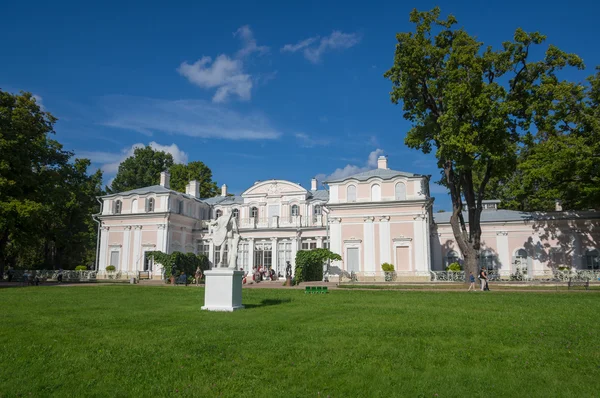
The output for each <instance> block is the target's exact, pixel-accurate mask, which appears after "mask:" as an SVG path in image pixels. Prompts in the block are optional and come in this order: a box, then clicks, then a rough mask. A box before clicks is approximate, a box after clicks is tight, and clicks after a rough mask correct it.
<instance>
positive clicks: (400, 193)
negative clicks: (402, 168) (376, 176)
mask: <svg viewBox="0 0 600 398" xmlns="http://www.w3.org/2000/svg"><path fill="white" fill-rule="evenodd" d="M396 200H406V185H404V183H403V182H399V183H397V184H396Z"/></svg>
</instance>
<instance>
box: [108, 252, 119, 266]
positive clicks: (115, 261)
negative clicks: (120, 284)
mask: <svg viewBox="0 0 600 398" xmlns="http://www.w3.org/2000/svg"><path fill="white" fill-rule="evenodd" d="M108 265H112V266H114V267H115V269H116V270H118V269H119V251H118V250H111V251H110V261H109V264H108Z"/></svg>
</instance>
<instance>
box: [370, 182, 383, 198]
mask: <svg viewBox="0 0 600 398" xmlns="http://www.w3.org/2000/svg"><path fill="white" fill-rule="evenodd" d="M380 200H381V186H379V184H373V185H371V202H379V201H380Z"/></svg>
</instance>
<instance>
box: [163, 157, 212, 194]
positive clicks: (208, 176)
mask: <svg viewBox="0 0 600 398" xmlns="http://www.w3.org/2000/svg"><path fill="white" fill-rule="evenodd" d="M169 173H171V189H174V190H175V191H179V192H185V186H186V185H187V184H188V183H189V182H190V181H191V180H196V181H198V182H199V183H200V197H201V198H212V197H213V196H216V195H218V194H219V188H218V187H217V183H216V182H214V181H213V180H212V171H211V169H210V168H209V167H208V166H206V165H205V164H204V163H202V162H200V161H195V162H190V163H188V164H174V165H173V166H171V168H170V169H169Z"/></svg>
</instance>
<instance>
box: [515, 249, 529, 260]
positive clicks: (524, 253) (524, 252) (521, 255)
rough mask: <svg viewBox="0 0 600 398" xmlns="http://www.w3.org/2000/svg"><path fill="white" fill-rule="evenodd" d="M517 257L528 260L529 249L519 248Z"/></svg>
mask: <svg viewBox="0 0 600 398" xmlns="http://www.w3.org/2000/svg"><path fill="white" fill-rule="evenodd" d="M515 257H516V258H518V259H523V260H527V250H525V249H519V250H517V253H516V255H515Z"/></svg>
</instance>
